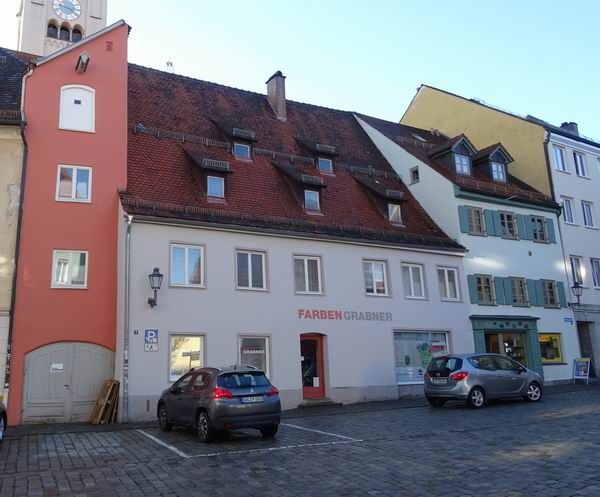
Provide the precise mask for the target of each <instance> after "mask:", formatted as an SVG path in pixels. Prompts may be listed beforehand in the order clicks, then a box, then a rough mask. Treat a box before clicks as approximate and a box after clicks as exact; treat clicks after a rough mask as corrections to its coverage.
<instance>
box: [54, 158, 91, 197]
mask: <svg viewBox="0 0 600 497" xmlns="http://www.w3.org/2000/svg"><path fill="white" fill-rule="evenodd" d="M63 168H69V169H72V170H73V179H72V183H73V184H72V185H71V196H70V197H61V196H60V171H61V169H63ZM79 171H88V173H89V178H90V180H89V182H88V197H87V198H77V197H76V195H77V175H78V174H79ZM54 199H55V200H56V201H57V202H76V203H81V204H90V203H92V168H91V167H85V166H72V165H70V164H59V165H58V169H57V170H56V195H55V197H54Z"/></svg>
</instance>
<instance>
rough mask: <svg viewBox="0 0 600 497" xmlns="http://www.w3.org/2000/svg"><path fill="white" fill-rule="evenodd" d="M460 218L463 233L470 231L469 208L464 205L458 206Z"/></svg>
mask: <svg viewBox="0 0 600 497" xmlns="http://www.w3.org/2000/svg"><path fill="white" fill-rule="evenodd" d="M458 220H459V222H460V231H461V232H462V233H468V232H469V208H468V207H465V206H464V205H459V206H458Z"/></svg>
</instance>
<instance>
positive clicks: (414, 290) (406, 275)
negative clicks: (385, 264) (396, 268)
mask: <svg viewBox="0 0 600 497" xmlns="http://www.w3.org/2000/svg"><path fill="white" fill-rule="evenodd" d="M402 280H403V283H404V297H405V298H407V299H424V298H425V283H424V281H423V266H422V265H421V264H402Z"/></svg>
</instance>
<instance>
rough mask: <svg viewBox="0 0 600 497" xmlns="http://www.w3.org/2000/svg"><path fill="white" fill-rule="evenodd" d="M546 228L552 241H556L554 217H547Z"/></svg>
mask: <svg viewBox="0 0 600 497" xmlns="http://www.w3.org/2000/svg"><path fill="white" fill-rule="evenodd" d="M546 228H547V230H548V240H549V241H550V243H556V232H555V230H554V221H553V220H552V218H550V217H547V218H546Z"/></svg>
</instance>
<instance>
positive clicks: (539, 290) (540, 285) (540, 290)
mask: <svg viewBox="0 0 600 497" xmlns="http://www.w3.org/2000/svg"><path fill="white" fill-rule="evenodd" d="M535 293H536V295H537V301H538V305H539V306H542V307H543V306H544V282H543V281H542V280H535Z"/></svg>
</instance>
